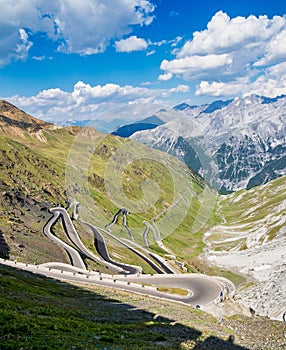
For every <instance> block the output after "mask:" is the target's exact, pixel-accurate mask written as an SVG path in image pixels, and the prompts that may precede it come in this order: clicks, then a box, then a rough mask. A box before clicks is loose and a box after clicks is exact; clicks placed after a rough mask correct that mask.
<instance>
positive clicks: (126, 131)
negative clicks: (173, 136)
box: [111, 115, 165, 137]
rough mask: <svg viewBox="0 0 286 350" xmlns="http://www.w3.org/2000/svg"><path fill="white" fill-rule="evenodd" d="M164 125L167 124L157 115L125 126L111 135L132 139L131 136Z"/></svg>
mask: <svg viewBox="0 0 286 350" xmlns="http://www.w3.org/2000/svg"><path fill="white" fill-rule="evenodd" d="M163 124H165V122H163V120H161V119H160V118H158V117H157V116H156V115H152V116H150V117H147V118H145V119H143V120H140V121H138V122H136V123H132V124H127V125H123V126H121V127H119V128H118V129H117V130H115V131H113V132H112V133H111V134H112V135H116V136H120V137H130V136H131V135H133V134H135V132H138V131H142V130H150V129H154V128H156V127H157V126H159V125H163Z"/></svg>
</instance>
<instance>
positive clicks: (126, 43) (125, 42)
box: [115, 35, 148, 52]
mask: <svg viewBox="0 0 286 350" xmlns="http://www.w3.org/2000/svg"><path fill="white" fill-rule="evenodd" d="M147 47H148V44H147V42H146V40H145V39H143V38H137V36H134V35H133V36H130V37H129V38H127V39H121V40H119V41H116V42H115V48H116V51H117V52H132V51H140V50H145V49H147Z"/></svg>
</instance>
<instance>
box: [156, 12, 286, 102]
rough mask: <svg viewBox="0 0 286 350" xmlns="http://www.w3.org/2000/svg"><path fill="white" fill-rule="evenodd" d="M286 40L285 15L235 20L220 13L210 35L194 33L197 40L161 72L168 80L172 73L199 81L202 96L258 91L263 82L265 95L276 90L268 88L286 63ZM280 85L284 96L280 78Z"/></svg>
mask: <svg viewBox="0 0 286 350" xmlns="http://www.w3.org/2000/svg"><path fill="white" fill-rule="evenodd" d="M285 41H286V17H285V16H283V17H281V16H274V17H273V18H268V17H267V16H259V17H256V16H253V15H251V16H249V17H241V16H238V17H235V18H230V17H229V16H228V15H227V14H226V13H224V12H222V11H219V12H217V13H216V14H215V15H214V16H213V17H212V19H211V20H210V22H209V23H208V24H207V28H206V29H205V30H202V31H200V32H199V31H197V32H194V33H193V37H192V39H191V40H188V41H187V42H186V43H185V44H184V45H183V47H182V48H181V49H176V50H175V51H174V52H173V53H174V54H175V55H176V57H175V58H174V59H172V60H163V61H162V63H161V66H160V68H161V69H162V70H163V71H164V74H163V75H162V76H165V75H166V74H169V73H170V74H172V75H173V76H179V77H181V78H184V79H185V80H188V81H198V85H197V91H196V94H197V95H212V96H224V95H225V96H227V95H229V94H232V95H233V94H239V93H244V91H246V90H249V91H250V90H251V91H254V88H255V87H256V88H257V89H258V87H259V85H258V82H260V83H261V81H262V80H263V82H264V86H265V90H264V91H269V90H271V91H273V88H270V89H267V88H266V84H270V81H272V82H273V80H270V78H269V68H268V66H269V65H270V66H271V65H279V64H282V63H283V62H284V61H285V60H286V46H285V45H284V43H285ZM255 82H257V84H255ZM245 84H246V85H247V86H245ZM271 84H272V83H271ZM276 84H277V86H280V88H279V89H278V90H279V91H280V90H281V88H282V90H283V86H281V82H280V81H279V79H278V77H277V81H276ZM258 90H259V91H261V89H258ZM284 93H286V90H285V88H284Z"/></svg>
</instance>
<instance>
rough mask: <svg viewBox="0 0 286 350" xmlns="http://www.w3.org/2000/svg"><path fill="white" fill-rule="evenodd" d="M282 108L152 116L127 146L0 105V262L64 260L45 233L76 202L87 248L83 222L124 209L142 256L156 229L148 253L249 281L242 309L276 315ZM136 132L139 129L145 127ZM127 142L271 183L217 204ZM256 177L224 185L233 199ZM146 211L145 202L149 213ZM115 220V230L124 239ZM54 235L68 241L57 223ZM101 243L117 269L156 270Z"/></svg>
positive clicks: (202, 168) (249, 106) (205, 170)
mask: <svg viewBox="0 0 286 350" xmlns="http://www.w3.org/2000/svg"><path fill="white" fill-rule="evenodd" d="M206 110H207V111H208V112H205V111H206ZM284 111H285V97H280V98H277V99H275V100H271V99H265V98H262V97H259V96H250V97H248V98H244V99H235V100H233V101H228V102H227V103H225V102H218V103H216V104H214V105H213V106H212V107H211V106H207V105H205V106H189V105H187V104H184V105H181V106H179V107H176V108H173V109H172V110H170V111H167V110H165V111H163V110H161V111H160V112H159V113H158V115H157V116H156V117H152V119H147V121H148V122H150V123H149V124H150V125H153V126H154V125H155V127H154V128H152V129H149V130H138V131H137V132H135V133H134V134H132V135H131V139H130V138H128V137H125V138H122V137H119V136H116V135H110V134H103V133H100V132H98V131H96V130H95V129H94V128H91V127H85V128H82V127H76V126H73V127H70V126H69V127H62V126H57V125H54V124H51V123H46V122H44V121H41V120H39V119H36V118H33V117H32V116H30V115H28V114H26V113H25V112H24V111H21V110H19V109H18V108H17V107H15V106H13V105H11V104H10V103H8V102H7V101H0V170H1V172H0V193H1V195H0V208H1V217H0V257H2V258H6V259H18V260H19V261H22V262H26V263H31V262H33V263H34V262H35V263H37V264H40V263H45V262H50V261H58V262H64V263H69V257H68V255H67V254H66V252H65V251H64V250H63V249H62V248H60V247H58V246H56V245H55V244H53V242H52V241H50V240H49V239H48V238H47V237H45V236H44V234H43V227H44V225H45V224H46V223H47V221H48V220H49V219H50V218H51V214H50V213H49V208H51V207H55V206H61V207H68V206H69V204H70V203H71V202H72V201H78V202H80V206H79V214H80V215H79V216H80V221H78V220H76V221H75V222H74V225H75V227H76V229H77V230H78V233H79V235H80V237H81V239H82V240H83V242H84V243H85V245H86V246H88V247H89V248H90V249H94V248H93V236H92V234H91V232H89V231H88V230H87V228H86V227H84V225H82V223H81V221H82V220H83V221H88V222H92V223H94V225H96V226H97V227H104V226H105V225H107V224H108V223H110V221H111V220H112V218H113V216H114V214H115V213H116V212H118V209H119V208H123V207H126V208H127V210H130V214H129V215H128V226H129V228H130V230H131V231H132V233H133V234H134V237H135V241H136V243H138V244H139V246H140V245H141V247H144V242H143V233H144V232H145V228H146V227H145V225H144V222H149V223H153V222H155V221H156V230H159V232H160V234H161V237H162V244H163V245H162V246H159V245H157V244H156V242H155V239H153V238H152V235H149V237H148V239H149V249H150V250H151V251H153V252H156V253H157V254H159V255H161V256H162V257H164V259H167V260H168V261H169V263H170V264H172V266H173V267H174V268H176V269H178V271H180V268H181V267H180V266H182V265H180V264H179V263H182V262H183V263H184V264H185V266H187V269H188V271H190V272H191V271H195V272H204V273H207V274H216V275H221V276H225V277H227V278H229V279H231V280H232V281H233V282H234V283H235V284H236V285H240V286H242V285H244V286H245V284H246V283H247V281H246V280H245V279H244V278H243V277H241V276H238V275H237V274H236V273H237V272H238V273H241V274H247V276H248V277H253V278H255V285H253V284H251V288H252V289H251V288H250V291H249V292H248V289H243V292H242V293H240V294H238V295H243V297H242V301H243V302H244V304H243V305H244V306H245V305H247V306H249V305H250V306H253V305H255V310H258V311H259V313H260V314H261V315H266V314H267V315H271V317H274V318H275V317H278V316H279V317H280V314H279V310H280V305H281V303H282V302H283V300H285V296H284V294H285V293H284V294H283V288H284V290H285V287H284V286H285V284H284V282H283V281H284V278H283V276H285V258H284V255H283V253H281V252H282V251H283V249H284V250H285V244H286V241H285V222H286V218H285V215H284V212H285V206H286V204H285V203H286V199H285V196H286V193H285V191H284V188H285V181H286V177H285V176H283V174H284V169H285V167H284V157H285V156H284V151H285V142H284V140H285V136H283V135H285V128H284V123H283V116H284V115H285V114H284ZM258 115H259V118H258ZM178 118H179V119H178ZM258 120H259V122H258ZM145 121H146V120H145ZM156 123H157V124H158V125H156ZM132 124H133V127H134V128H135V129H136V128H137V127H138V128H139V129H140V127H142V126H141V125H140V123H132ZM144 124H145V125H146V124H148V123H143V125H144ZM159 124H160V125H159ZM123 130H124V129H123ZM126 130H128V128H127V129H126ZM126 130H125V131H126ZM258 135H259V137H258ZM143 136H145V139H144V138H143ZM147 136H148V137H147ZM283 137H284V138H283ZM133 138H134V139H138V140H140V141H141V142H144V143H149V144H151V145H152V146H154V147H156V148H160V149H162V150H164V151H168V152H170V153H172V154H174V155H176V156H177V157H178V158H181V159H184V160H185V163H187V164H188V165H189V166H192V167H193V168H194V169H195V170H197V172H198V173H199V174H201V175H202V176H204V177H205V178H206V179H208V177H207V176H209V179H210V180H211V181H214V180H215V181H219V180H222V179H220V178H219V177H215V176H214V172H211V171H213V169H220V168H219V167H221V169H222V170H223V169H224V168H223V164H224V166H228V167H229V168H230V167H231V165H230V164H231V162H232V163H233V164H234V165H233V168H235V169H240V167H243V166H244V163H243V162H245V164H246V165H247V167H246V169H244V170H245V174H246V175H247V173H250V172H252V173H251V174H254V173H255V169H256V173H255V174H256V175H255V176H256V178H258V174H266V173H267V171H269V173H270V175H271V176H272V177H277V179H275V180H271V176H269V177H266V176H264V175H263V176H261V179H262V181H261V182H262V183H263V184H264V183H266V182H268V183H267V184H266V185H265V184H264V185H259V186H258V185H257V184H255V186H254V185H253V188H252V189H249V190H246V189H240V190H239V191H235V193H233V194H231V195H227V196H220V195H219V194H218V192H217V191H215V190H213V189H211V188H210V187H209V186H208V185H207V184H206V183H205V182H204V180H203V179H202V176H199V175H197V174H196V173H194V172H193V171H192V170H190V169H189V167H187V166H185V164H184V163H182V162H181V161H180V160H178V159H177V158H175V157H173V156H172V155H169V154H167V153H166V152H161V151H160V150H152V149H150V148H148V147H145V146H144V145H142V144H141V143H138V142H136V141H133V140H132V139H133ZM237 140H240V141H239V142H240V143H239V144H236V141H237ZM243 140H246V141H245V142H244V143H243V142H242V141H243ZM259 140H260V141H259ZM150 141H152V142H150ZM258 141H259V142H258ZM231 142H232V144H231ZM222 144H225V146H224V147H225V149H224V148H223V146H222ZM231 145H232V147H231ZM251 145H252V146H251ZM251 147H252V148H251ZM217 149H220V152H218V151H217ZM243 150H245V152H243ZM251 151H252V153H251ZM227 152H228V153H227ZM226 154H228V155H229V156H228V157H226ZM218 155H224V157H222V156H221V158H219V157H218V159H221V162H220V163H218V162H215V160H216V158H215V157H217V156H218ZM234 155H235V156H236V158H235V159H236V160H235V161H234V160H233V159H232V158H231V157H233V158H234ZM259 157H260V158H259ZM267 157H268V158H267ZM258 160H259V162H258ZM279 163H280V168H279V166H278V165H279ZM257 164H258V165H257ZM254 165H255V166H256V168H255V166H254ZM241 170H243V169H241ZM74 175H75V177H74ZM253 178H255V177H254V176H252V177H251V178H250V179H248V177H247V176H244V177H241V178H239V179H237V178H235V179H236V182H235V181H233V178H228V179H227V178H226V176H225V177H224V178H223V180H224V181H226V180H227V181H228V182H227V183H231V185H232V186H230V188H227V190H230V189H232V190H234V189H236V188H239V187H240V186H241V187H243V186H244V187H250V185H251V182H250V180H251V179H253ZM238 180H239V181H238ZM246 180H247V181H248V182H247V184H246ZM211 181H210V182H211ZM230 181H231V182H230ZM252 181H254V180H252ZM221 183H223V182H218V184H221ZM225 183H226V182H224V184H225ZM118 184H119V185H120V186H119V191H118V193H116V191H117V189H116V188H118ZM220 189H221V187H220ZM138 203H139V204H138ZM146 203H147V204H148V203H149V204H150V205H149V207H146V208H145V206H146ZM140 210H141V211H140ZM120 220H121V221H120ZM120 220H119V221H118V223H117V224H116V225H113V226H112V232H113V233H114V234H115V235H116V236H118V237H123V238H125V239H128V234H127V232H126V230H125V229H124V227H123V226H122V219H120ZM53 233H54V234H55V235H56V236H57V237H59V238H60V239H62V240H65V239H66V238H65V235H64V233H63V228H62V226H61V223H60V222H59V223H57V224H56V225H55V226H54V227H53ZM106 242H107V245H108V247H109V249H110V254H111V256H112V257H116V260H118V261H121V262H124V263H128V264H134V265H140V266H142V268H143V271H144V272H145V273H154V271H153V270H152V268H150V266H148V264H147V263H146V262H144V261H143V260H142V259H141V258H138V257H137V256H134V254H132V253H130V251H128V249H126V248H124V247H122V246H119V245H118V244H114V242H112V240H111V239H109V238H108V237H107V238H106ZM165 249H167V250H165ZM94 253H95V254H96V251H95V250H94ZM173 257H175V259H174V258H173ZM247 259H248V260H247ZM249 259H252V260H251V261H250V260H249ZM249 261H250V262H249ZM84 262H85V264H86V265H87V267H88V268H89V269H97V270H99V271H103V272H106V270H105V269H104V267H100V266H99V265H97V264H95V263H93V262H91V261H89V260H88V258H86V257H85V258H84ZM213 262H215V263H216V266H214V265H213ZM217 266H221V267H220V268H218V267H217ZM229 270H231V271H229ZM232 271H235V272H236V273H233V272H232ZM257 280H258V281H259V283H256V282H257ZM251 281H253V280H251ZM251 283H253V282H251ZM274 285H275V288H274V287H273V286H274ZM281 290H282V292H280V291H281ZM243 293H244V294H243ZM270 294H271V298H270V299H269V295H270ZM257 296H259V298H260V299H257ZM257 300H258V301H257ZM259 300H262V302H259ZM269 300H271V303H270V302H268V301H269ZM271 310H272V311H271ZM280 311H281V310H280Z"/></svg>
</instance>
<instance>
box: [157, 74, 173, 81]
mask: <svg viewBox="0 0 286 350" xmlns="http://www.w3.org/2000/svg"><path fill="white" fill-rule="evenodd" d="M172 77H173V74H172V73H170V72H168V73H166V74H160V75H159V77H158V80H160V81H167V80H170V79H172Z"/></svg>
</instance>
